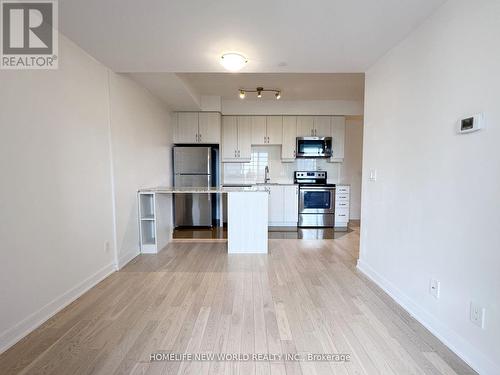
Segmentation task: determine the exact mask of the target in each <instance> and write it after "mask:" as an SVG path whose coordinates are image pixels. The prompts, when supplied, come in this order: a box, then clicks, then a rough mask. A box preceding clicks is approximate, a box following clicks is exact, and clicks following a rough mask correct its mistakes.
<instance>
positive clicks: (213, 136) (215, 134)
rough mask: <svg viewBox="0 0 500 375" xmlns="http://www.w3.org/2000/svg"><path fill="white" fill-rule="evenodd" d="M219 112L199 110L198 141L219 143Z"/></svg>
mask: <svg viewBox="0 0 500 375" xmlns="http://www.w3.org/2000/svg"><path fill="white" fill-rule="evenodd" d="M220 117H221V116H220V113H217V112H200V114H199V121H198V124H199V125H198V129H199V131H198V133H199V136H198V141H199V143H210V144H218V143H220Z"/></svg>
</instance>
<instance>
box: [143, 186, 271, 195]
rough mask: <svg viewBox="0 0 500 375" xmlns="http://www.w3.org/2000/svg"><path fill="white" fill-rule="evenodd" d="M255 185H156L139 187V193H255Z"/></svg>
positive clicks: (256, 189) (256, 190)
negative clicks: (226, 186)
mask: <svg viewBox="0 0 500 375" xmlns="http://www.w3.org/2000/svg"><path fill="white" fill-rule="evenodd" d="M259 191H261V190H259V189H258V188H256V187H253V186H249V187H228V188H225V187H219V188H217V187H208V188H207V187H172V186H157V187H152V188H145V189H140V190H139V193H164V194H183V193H184V194H206V193H216V194H217V193H218V194H225V193H229V192H248V193H255V192H259Z"/></svg>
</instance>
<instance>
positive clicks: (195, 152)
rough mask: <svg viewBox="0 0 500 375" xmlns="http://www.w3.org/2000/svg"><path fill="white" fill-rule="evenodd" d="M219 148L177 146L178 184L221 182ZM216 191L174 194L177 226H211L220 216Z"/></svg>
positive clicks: (175, 162)
mask: <svg viewBox="0 0 500 375" xmlns="http://www.w3.org/2000/svg"><path fill="white" fill-rule="evenodd" d="M218 155H219V153H218V149H217V148H215V147H199V146H191V147H190V146H175V147H174V148H173V161H174V186H175V187H202V188H206V187H215V186H217V184H218ZM217 206H218V205H217V195H216V194H175V195H174V225H175V227H210V226H213V225H214V222H215V220H216V219H217Z"/></svg>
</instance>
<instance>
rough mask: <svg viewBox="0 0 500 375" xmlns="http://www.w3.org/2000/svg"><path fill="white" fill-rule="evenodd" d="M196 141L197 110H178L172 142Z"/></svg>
mask: <svg viewBox="0 0 500 375" xmlns="http://www.w3.org/2000/svg"><path fill="white" fill-rule="evenodd" d="M197 142H198V112H178V113H177V126H176V131H175V137H174V143H197Z"/></svg>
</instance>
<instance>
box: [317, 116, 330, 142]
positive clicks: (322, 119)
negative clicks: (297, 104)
mask: <svg viewBox="0 0 500 375" xmlns="http://www.w3.org/2000/svg"><path fill="white" fill-rule="evenodd" d="M331 132H332V128H331V117H330V116H315V117H314V135H315V136H316V137H330V134H331Z"/></svg>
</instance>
